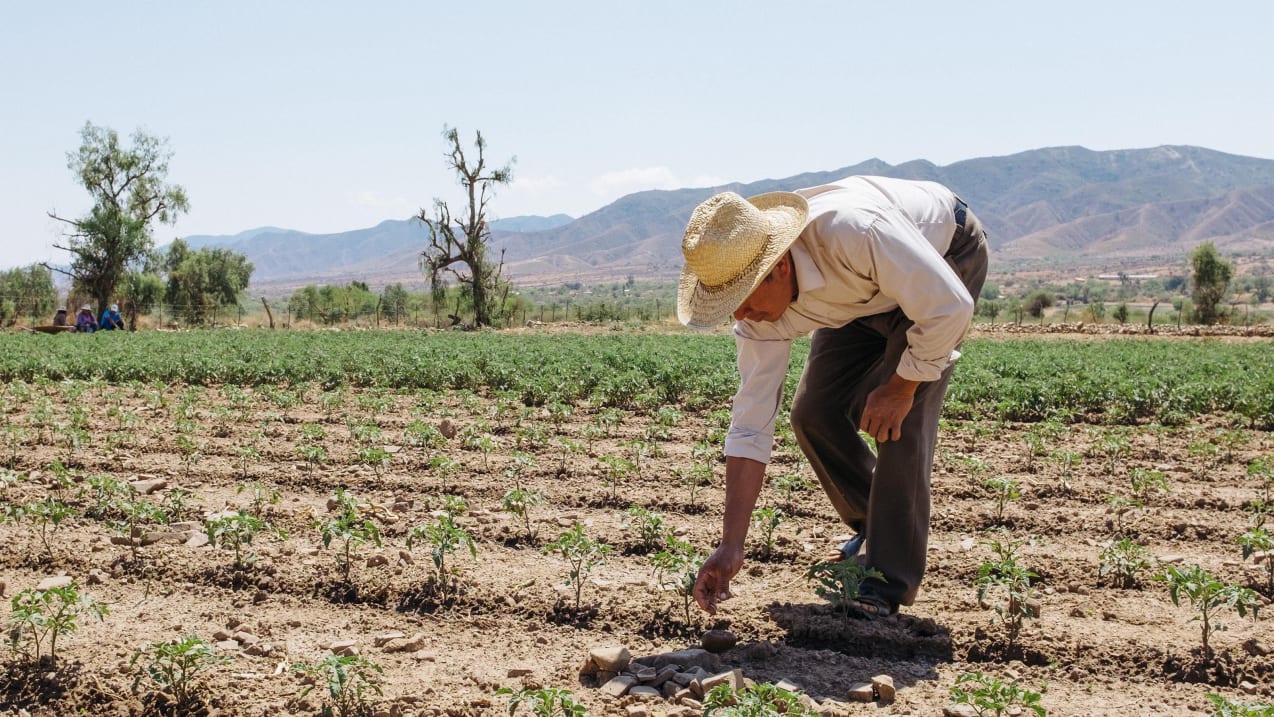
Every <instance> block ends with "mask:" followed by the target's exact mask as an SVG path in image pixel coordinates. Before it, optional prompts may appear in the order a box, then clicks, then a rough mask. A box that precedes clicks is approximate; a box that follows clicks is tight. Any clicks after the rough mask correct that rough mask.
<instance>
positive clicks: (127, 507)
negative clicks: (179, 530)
mask: <svg viewBox="0 0 1274 717" xmlns="http://www.w3.org/2000/svg"><path fill="white" fill-rule="evenodd" d="M115 509H116V510H117V511H118V512H119V514H120V515H121V516H123V517H122V518H120V519H119V520H116V521H114V526H115V532H117V533H119V534H120V535H121V536H124V537H126V538H127V539H128V549H129V551H130V552H132V554H133V560H137V559H139V558H140V557H141V554H140V553H139V552H138V549H139V548H141V546H142V542H143V541H142V526H144V525H149V524H163V523H166V522H168V514H167V513H165V512H164V511H163V510H162V509H161V508H159V506H156V505H153V504H152V503H150V502H149V501H147V500H146V499H145V498H143V497H141V496H136V497H135V498H134V499H133V500H117V501H115Z"/></svg>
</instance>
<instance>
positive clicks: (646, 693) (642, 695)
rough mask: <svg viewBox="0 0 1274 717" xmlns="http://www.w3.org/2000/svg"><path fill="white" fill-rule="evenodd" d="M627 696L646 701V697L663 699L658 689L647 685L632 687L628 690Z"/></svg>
mask: <svg viewBox="0 0 1274 717" xmlns="http://www.w3.org/2000/svg"><path fill="white" fill-rule="evenodd" d="M628 694H629V696H630V697H637V698H639V699H646V698H647V697H653V698H654V699H660V698H662V697H663V694H662V693H660V691H659V690H658V689H656V688H654V687H650V686H648V685H634V686H632V687H630V688H628Z"/></svg>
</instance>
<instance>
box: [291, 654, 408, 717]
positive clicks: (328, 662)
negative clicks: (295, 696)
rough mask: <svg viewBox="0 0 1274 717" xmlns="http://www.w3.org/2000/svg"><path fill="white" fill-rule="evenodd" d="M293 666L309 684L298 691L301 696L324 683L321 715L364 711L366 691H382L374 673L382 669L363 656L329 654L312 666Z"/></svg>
mask: <svg viewBox="0 0 1274 717" xmlns="http://www.w3.org/2000/svg"><path fill="white" fill-rule="evenodd" d="M293 669H294V670H295V671H297V672H299V673H301V674H302V675H304V676H305V679H306V682H307V683H308V684H307V685H306V687H305V689H304V690H302V691H301V697H302V698H304V697H305V696H307V695H309V694H310V692H312V691H313V690H314V686H315V684H316V683H318V681H319V680H322V681H323V682H325V683H326V684H327V697H326V698H325V699H324V700H323V711H322V713H321V714H322V715H323V717H353V716H354V715H360V714H363V713H364V712H365V711H366V710H367V706H368V699H367V698H368V694H369V693H371V692H375V693H376V694H377V695H381V694H384V693H383V692H382V691H381V688H380V678H379V677H377V675H381V674H384V672H385V671H384V670H383V669H382V668H381V666H380V665H378V664H376V663H375V662H372V661H371V660H369V659H367V658H366V657H363V656H362V655H328V656H327V657H324V658H323V659H322V660H319V661H318V662H316V663H314V664H312V665H297V666H295V667H294V668H293Z"/></svg>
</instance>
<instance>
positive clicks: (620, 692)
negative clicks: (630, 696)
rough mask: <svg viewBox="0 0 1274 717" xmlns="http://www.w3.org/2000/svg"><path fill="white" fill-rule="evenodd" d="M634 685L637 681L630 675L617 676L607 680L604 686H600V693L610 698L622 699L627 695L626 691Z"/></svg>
mask: <svg viewBox="0 0 1274 717" xmlns="http://www.w3.org/2000/svg"><path fill="white" fill-rule="evenodd" d="M636 683H637V679H636V678H634V677H633V676H632V675H619V676H617V677H612V678H611V679H609V680H607V681H606V684H604V685H602V687H601V691H602V693H603V694H607V695H610V696H611V697H623V696H624V695H625V694H627V692H628V689H629V688H630V687H632V686H633V685H634V684H636Z"/></svg>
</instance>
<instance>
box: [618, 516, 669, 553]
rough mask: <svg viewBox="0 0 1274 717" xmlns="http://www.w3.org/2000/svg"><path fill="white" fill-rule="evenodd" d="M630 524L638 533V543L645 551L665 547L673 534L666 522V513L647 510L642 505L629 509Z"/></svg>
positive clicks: (648, 551)
mask: <svg viewBox="0 0 1274 717" xmlns="http://www.w3.org/2000/svg"><path fill="white" fill-rule="evenodd" d="M628 517H629V518H630V519H631V523H630V526H631V527H632V529H633V530H634V531H636V533H637V540H638V545H639V546H640V548H641V551H642V552H643V553H650V552H654V551H657V550H659V549H660V548H662V547H664V545H665V544H666V543H667V542H668V538H669V536H670V535H671V532H672V531H671V530H669V528H668V526H667V525H666V524H665V523H664V515H663V513H660V512H658V511H651V510H646V509H645V508H642V507H640V506H633V507H632V508H629V509H628Z"/></svg>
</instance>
